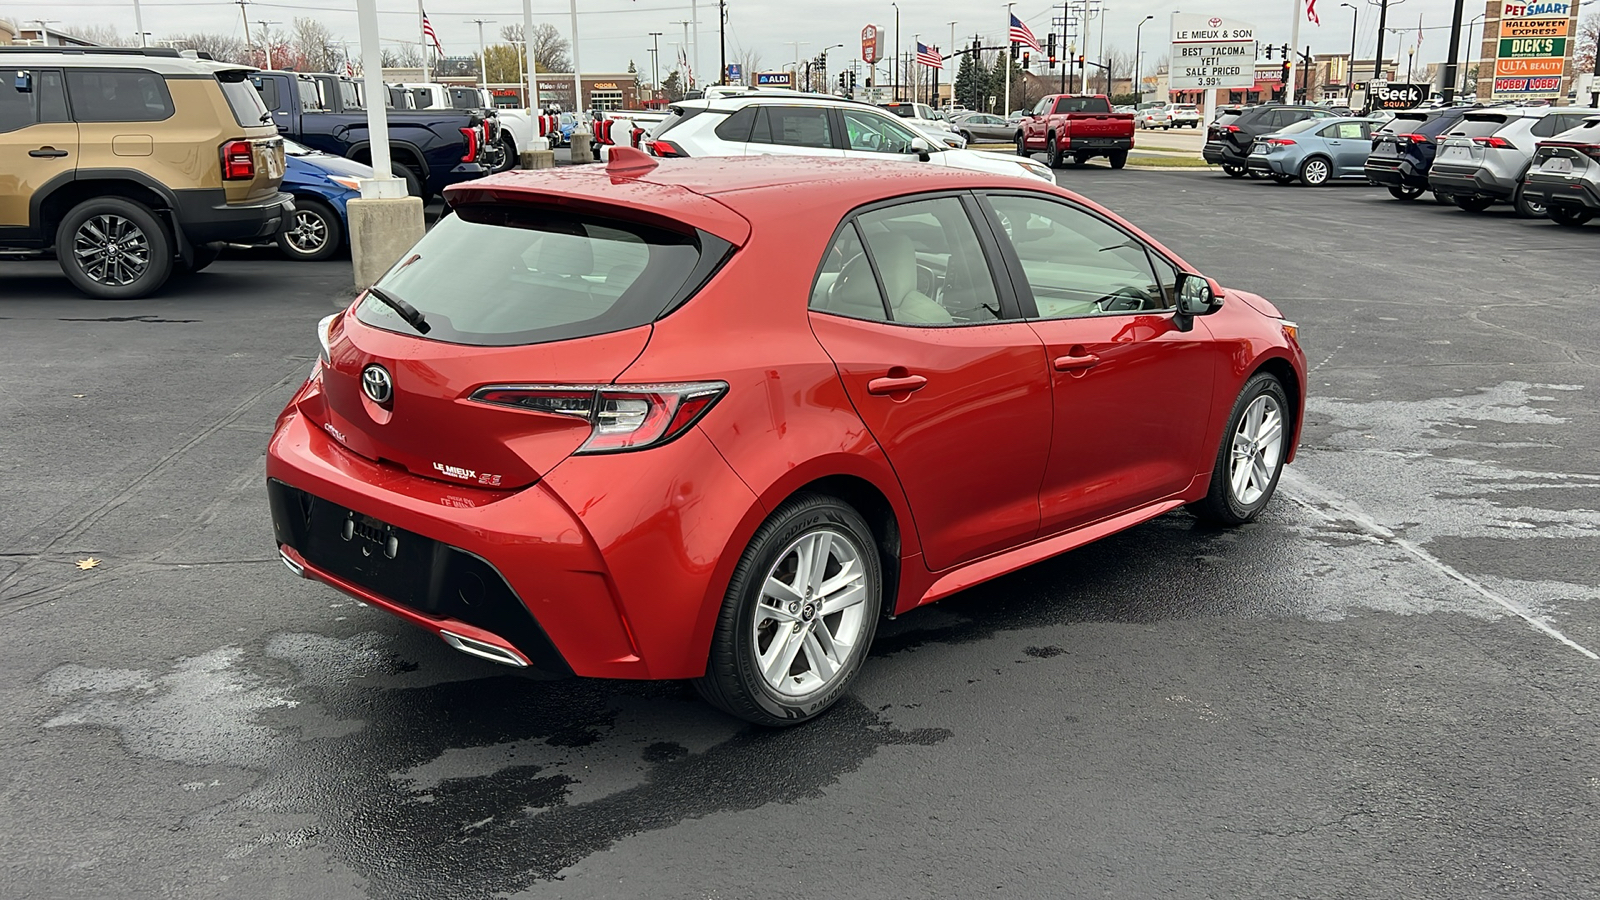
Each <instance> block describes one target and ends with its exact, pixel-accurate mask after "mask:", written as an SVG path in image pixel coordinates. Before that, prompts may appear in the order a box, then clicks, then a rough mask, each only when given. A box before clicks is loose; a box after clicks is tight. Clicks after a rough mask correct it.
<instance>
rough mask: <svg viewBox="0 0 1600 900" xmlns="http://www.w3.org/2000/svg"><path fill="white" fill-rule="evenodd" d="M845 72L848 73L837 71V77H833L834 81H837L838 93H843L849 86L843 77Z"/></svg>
mask: <svg viewBox="0 0 1600 900" xmlns="http://www.w3.org/2000/svg"><path fill="white" fill-rule="evenodd" d="M846 74H848V73H845V72H840V73H839V77H838V78H836V79H834V80H835V81H837V82H838V83H839V93H841V94H842V93H844V92H845V91H846V90H849V87H848V85H847V82H846V79H845V77H844V76H845V75H846Z"/></svg>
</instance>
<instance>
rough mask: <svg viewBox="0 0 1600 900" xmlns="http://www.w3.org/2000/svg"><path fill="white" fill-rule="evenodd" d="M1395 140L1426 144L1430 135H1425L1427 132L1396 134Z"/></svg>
mask: <svg viewBox="0 0 1600 900" xmlns="http://www.w3.org/2000/svg"><path fill="white" fill-rule="evenodd" d="M1395 140H1397V141H1399V142H1400V143H1402V144H1404V143H1407V142H1410V143H1413V144H1426V143H1428V136H1427V135H1425V134H1401V135H1396V136H1395Z"/></svg>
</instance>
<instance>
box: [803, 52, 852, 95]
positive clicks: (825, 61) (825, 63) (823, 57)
mask: <svg viewBox="0 0 1600 900" xmlns="http://www.w3.org/2000/svg"><path fill="white" fill-rule="evenodd" d="M843 46H844V45H843V44H834V45H833V46H832V47H823V48H822V52H821V53H818V54H817V58H819V59H821V60H822V92H823V93H824V94H826V93H827V92H828V51H829V50H837V49H839V48H840V47H843ZM809 86H810V85H807V87H809Z"/></svg>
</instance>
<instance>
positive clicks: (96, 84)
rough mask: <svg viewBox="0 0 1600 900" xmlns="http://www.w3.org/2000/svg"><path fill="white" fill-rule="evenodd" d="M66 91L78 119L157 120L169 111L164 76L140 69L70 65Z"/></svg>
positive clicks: (111, 120)
mask: <svg viewBox="0 0 1600 900" xmlns="http://www.w3.org/2000/svg"><path fill="white" fill-rule="evenodd" d="M67 93H68V94H69V95H70V96H71V97H72V112H73V115H74V117H75V118H76V119H77V120H78V121H79V122H160V121H162V120H163V119H168V118H171V116H172V113H173V109H172V94H170V93H168V91H167V80H166V79H165V78H162V77H161V76H160V75H157V74H156V73H154V72H147V71H144V70H142V69H71V70H68V72H67Z"/></svg>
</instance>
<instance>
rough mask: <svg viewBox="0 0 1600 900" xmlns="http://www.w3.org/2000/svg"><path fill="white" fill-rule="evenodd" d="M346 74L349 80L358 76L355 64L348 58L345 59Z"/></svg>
mask: <svg viewBox="0 0 1600 900" xmlns="http://www.w3.org/2000/svg"><path fill="white" fill-rule="evenodd" d="M344 74H345V76H346V77H348V78H354V77H355V76H356V67H355V64H354V63H352V62H350V57H348V56H346V57H345V58H344Z"/></svg>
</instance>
